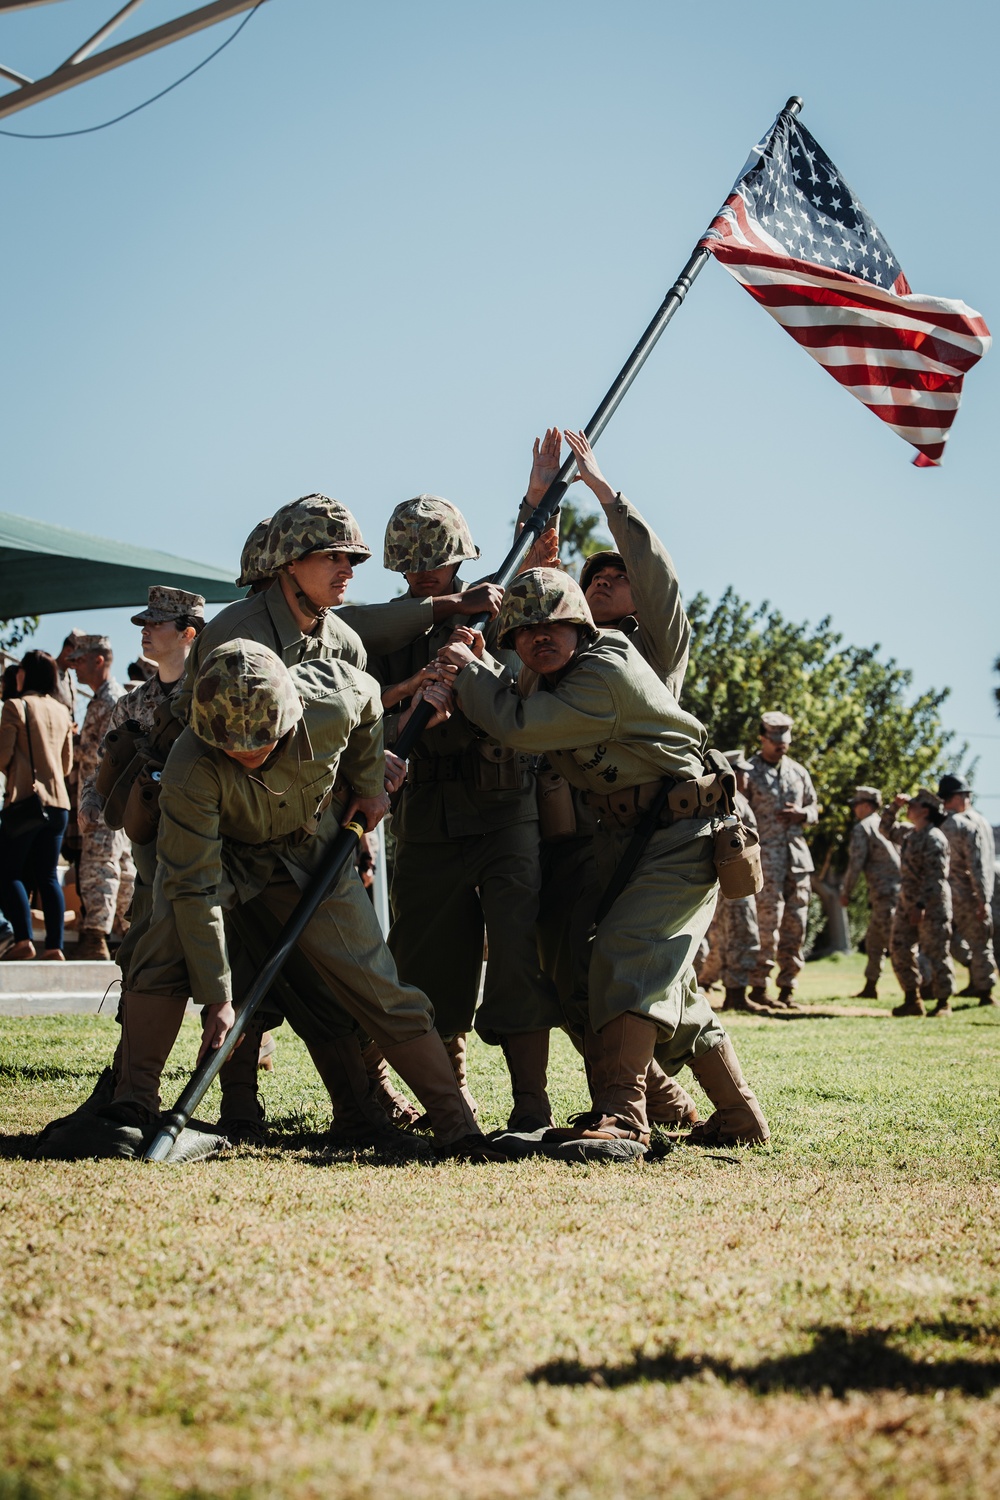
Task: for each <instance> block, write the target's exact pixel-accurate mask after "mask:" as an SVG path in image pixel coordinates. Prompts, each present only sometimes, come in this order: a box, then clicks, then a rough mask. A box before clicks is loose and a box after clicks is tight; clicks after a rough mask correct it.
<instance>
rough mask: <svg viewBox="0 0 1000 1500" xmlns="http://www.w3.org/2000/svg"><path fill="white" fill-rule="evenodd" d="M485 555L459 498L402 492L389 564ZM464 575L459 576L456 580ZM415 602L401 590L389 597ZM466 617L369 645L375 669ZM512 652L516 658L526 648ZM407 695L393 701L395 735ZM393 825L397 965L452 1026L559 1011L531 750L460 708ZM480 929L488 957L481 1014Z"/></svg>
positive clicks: (416, 767)
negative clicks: (542, 924)
mask: <svg viewBox="0 0 1000 1500" xmlns="http://www.w3.org/2000/svg"><path fill="white" fill-rule="evenodd" d="M478 556H479V549H478V548H477V547H476V546H475V543H474V542H473V540H472V537H471V535H470V533H469V530H468V527H467V525H466V523H465V520H464V518H463V517H462V514H461V512H460V511H458V510H457V509H456V507H455V506H453V505H451V504H450V502H449V501H446V500H442V499H440V497H438V496H435V495H421V496H418V497H417V498H416V499H414V500H411V501H406V502H404V503H403V504H402V505H399V506H397V507H396V510H395V511H394V513H393V516H392V518H391V519H390V521H389V524H388V527H387V529H386V537H385V555H384V566H385V567H386V568H387V569H389V570H390V571H392V572H397V573H417V572H424V571H430V570H433V569H435V568H440V567H445V566H447V565H449V564H451V563H459V562H462V561H464V560H468V559H474V558H477V557H478ZM467 586H468V585H465V584H464V583H463V582H462V581H461V580H460V579H456V580H455V582H454V583H453V584H452V586H451V589H452V591H453V592H463V591H464V589H465V588H466V587H467ZM412 602H413V601H412V600H409V599H407V598H403V599H400V600H398V601H393V603H392V605H391V606H390V607H391V608H394V609H395V608H400V609H405V608H407V607H408V606H410V605H411V604H412ZM463 620H464V617H461V616H455V617H454V618H452V619H450V620H446V621H443V622H441V623H440V624H438V625H436V626H433V628H432V629H430V630H429V631H428V630H426V628H423V629H421V631H420V633H419V634H415V635H413V636H411V638H410V640H409V641H408V642H407V644H406V645H405V646H404V647H402V648H401V649H399V650H396V651H392V652H389V653H386V654H384V655H381V656H379V657H377V658H373V661H372V672H373V674H374V676H376V677H377V678H378V680H379V682H381V683H382V684H383V686H391V685H393V684H395V683H399V682H403V681H405V680H406V679H408V678H410V677H412V676H413V675H414V673H416V672H418V671H419V670H420V669H421V668H422V667H425V666H427V665H428V664H429V663H430V662H432V661H433V660H434V658H435V657H436V655H437V653H438V651H439V650H440V648H441V647H442V646H443V645H445V643H446V642H447V641H448V639H449V637H450V636H451V634H452V632H453V631H454V629H455V627H456V626H457V625H461V624H462V623H463ZM508 660H509V662H510V663H511V664H514V665H516V662H517V658H516V657H513V656H510V657H509V658H508ZM407 706H408V702H407V703H403V704H401V705H399V707H398V708H397V709H395V710H390V711H389V713H387V715H386V744H387V745H388V746H389V747H391V746H392V745H393V744H394V743H395V739H396V734H397V724H398V720H399V717H400V714H401V713H402V712H403V711H405V709H406V707H407ZM393 833H394V834H395V838H396V856H395V863H394V867H393V876H392V890H391V893H390V894H391V903H392V926H391V928H390V931H389V938H388V943H389V948H390V950H391V952H392V954H393V957H394V958H395V960H396V964H397V967H398V969H399V972H400V974H401V975H402V976H403V977H404V978H406V979H407V980H408V981H409V982H410V983H412V984H416V985H419V987H420V988H421V989H423V990H425V991H426V992H427V994H428V995H429V996H430V997H431V1000H432V1002H433V1005H434V1013H435V1016H436V1018H437V1026H438V1030H439V1031H440V1032H441V1034H442V1036H445V1037H449V1038H450V1037H453V1036H460V1035H462V1034H463V1033H465V1032H467V1031H469V1030H470V1029H471V1027H472V1024H473V1017H474V1016H475V1026H476V1030H477V1032H478V1033H479V1035H480V1036H482V1038H483V1040H484V1041H486V1042H489V1043H491V1044H494V1045H496V1044H499V1043H501V1041H502V1039H503V1038H504V1037H506V1036H508V1035H513V1034H520V1033H528V1032H535V1031H539V1030H548V1029H549V1028H551V1027H552V1026H556V1025H558V1024H559V1011H558V1007H557V1005H556V1003H555V997H554V994H553V992H552V989H551V986H550V985H549V983H548V982H547V981H546V980H545V978H544V977H543V975H542V973H541V970H540V966H539V961H538V949H537V944H536V939H535V920H536V916H537V912H538V890H539V882H540V872H539V862H538V811H537V806H536V800H535V782H534V775H533V771H532V762H531V757H530V756H529V755H526V754H523V753H521V754H519V753H517V752H516V751H513V750H506V749H504V748H503V747H502V746H501V745H500V744H498V743H497V741H496V740H495V739H488V738H485V737H484V736H483V735H481V734H480V733H479V732H478V731H477V730H476V729H475V728H474V727H473V726H472V725H471V724H470V723H469V721H468V719H467V718H466V717H465V715H464V714H462V713H461V712H458V711H456V712H454V713H453V714H452V715H451V717H450V718H449V719H448V720H447V721H446V722H445V723H443V724H440V725H438V726H437V727H435V728H434V729H430V730H427V731H425V733H424V734H423V735H422V736H421V738H420V739H419V740H418V742H417V744H416V745H415V746H414V748H413V750H412V751H411V753H410V756H409V764H408V769H407V777H406V784H405V786H404V788H403V791H402V793H401V795H400V798H399V802H398V804H397V806H396V809H395V812H394V814H393ZM484 931H485V933H486V935H487V937H488V940H489V964H488V965H487V968H486V977H485V985H484V989H483V1002H482V1005H481V1007H480V1009H479V1011H478V1014H477V1013H476V998H477V995H478V993H479V984H480V974H481V971H482V964H483V935H484Z"/></svg>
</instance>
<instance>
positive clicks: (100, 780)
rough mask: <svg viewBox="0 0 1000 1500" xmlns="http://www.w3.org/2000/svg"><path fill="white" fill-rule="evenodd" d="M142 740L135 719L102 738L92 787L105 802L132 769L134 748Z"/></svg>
mask: <svg viewBox="0 0 1000 1500" xmlns="http://www.w3.org/2000/svg"><path fill="white" fill-rule="evenodd" d="M142 738H143V732H142V729H141V727H140V726H139V724H138V723H137V722H136V721H135V719H128V720H127V721H126V722H125V723H124V724H121V725H120V726H119V727H118V728H117V729H112V730H109V732H108V733H107V734H106V735H105V736H104V752H103V754H102V756H101V764H100V765H99V766H98V768H97V775H96V776H95V777H94V787H95V789H96V790H97V791H98V792H99V794H100V795H101V796H102V797H104V798H105V800H107V798H108V797H110V796H111V793H112V792H113V791H114V789H115V783H116V782H117V781H118V780H119V778H120V777H121V776H123V775H124V774H126V772H127V771H128V770H129V769H130V768H131V767H132V764H133V762H134V761H135V759H136V747H137V745H138V742H139V740H141V739H142ZM137 769H138V768H137ZM118 827H121V824H119V825H118Z"/></svg>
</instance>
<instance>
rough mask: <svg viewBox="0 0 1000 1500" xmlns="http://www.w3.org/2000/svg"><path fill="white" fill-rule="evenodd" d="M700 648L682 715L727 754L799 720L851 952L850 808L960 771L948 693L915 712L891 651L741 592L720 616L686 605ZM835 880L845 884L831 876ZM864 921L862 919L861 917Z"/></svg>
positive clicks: (841, 927) (701, 600)
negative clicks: (765, 719) (842, 888)
mask: <svg viewBox="0 0 1000 1500" xmlns="http://www.w3.org/2000/svg"><path fill="white" fill-rule="evenodd" d="M688 614H689V616H690V619H691V625H692V631H693V640H692V648H691V664H690V666H689V668H688V674H687V678H686V681H685V684H684V707H685V708H686V709H688V710H689V711H690V712H691V713H693V714H695V715H697V717H698V718H699V719H701V721H702V722H703V723H704V724H705V725H706V727H707V729H708V733H709V740H710V742H711V743H712V744H714V745H716V746H718V747H719V748H720V749H724V750H725V749H732V748H735V747H736V746H743V747H745V748H746V749H748V750H750V751H752V750H753V749H755V748H756V745H757V742H758V729H759V722H760V716H761V714H762V713H765V712H766V711H767V710H768V709H781V710H783V711H784V712H785V713H788V714H791V715H792V717H793V718H794V719H795V730H794V754H795V758H796V760H801V761H802V762H803V763H804V764H805V765H806V767H807V768H808V770H809V773H810V775H811V776H812V779H813V782H814V783H815V786H816V794H817V797H818V799H819V803H820V817H819V823H818V825H817V827H816V829H815V830H814V831H813V834H812V837H811V839H810V843H811V847H812V851H813V858H814V859H815V861H816V866H817V874H816V877H815V878H814V881H813V888H814V890H815V892H816V894H817V896H818V897H819V898H820V900H821V901H822V903H823V908H824V912H825V915H826V917H827V922H828V926H829V929H830V931H829V937H830V941H831V946H832V947H834V948H844V947H847V946H849V936H848V933H847V925H846V923H845V922H844V919H843V916H842V915H841V908H840V907H839V906H838V905H837V902H836V887H837V885H839V875H840V873H841V872H842V870H843V868H844V866H845V865H846V862H847V857H846V846H847V841H848V839H849V837H850V830H851V824H852V821H853V817H852V813H851V809H850V808H849V807H848V806H847V798H848V797H849V796H850V794H851V792H852V791H853V789H854V787H855V786H857V785H869V786H877V787H879V788H880V790H881V791H882V793H883V795H884V796H886V797H887V798H891V797H892V796H893V794H894V793H895V792H897V791H910V790H915V789H916V787H917V786H919V785H920V784H921V783H925V784H926V783H929V782H932V781H933V782H934V783H935V784H936V777H937V776H938V775H939V774H940V773H941V772H943V771H945V770H952V769H957V768H958V766H959V764H961V762H962V761H963V759H964V757H965V754H966V749H967V747H966V746H964V745H963V746H961V747H960V748H959V750H958V751H957V753H956V752H955V751H954V750H952V749H951V748H950V742H951V740H952V738H953V736H952V735H951V734H949V733H948V732H947V731H946V730H945V729H944V727H943V725H942V723H941V718H940V714H939V710H940V707H941V704H942V703H943V702H944V700H945V698H946V697H947V696H948V690H947V689H945V690H944V691H942V692H935V691H931V692H926V693H922V694H920V695H919V696H918V697H917V698H916V700H915V701H914V702H913V703H907V701H906V700H907V696H908V690H909V688H910V684H911V682H912V673H911V672H908V671H906V670H905V669H904V668H901V667H899V666H898V665H897V663H896V662H895V661H894V660H892V659H891V658H890V659H889V660H888V661H882V660H880V658H879V652H880V650H881V647H879V646H878V645H875V646H871V647H859V646H844V645H843V639H842V637H841V636H840V635H839V634H838V633H837V632H836V631H834V630H833V628H832V626H831V623H830V619H829V617H827V618H826V619H823V620H820V622H819V624H818V625H816V626H812V625H810V624H808V623H804V624H794V623H793V622H792V621H790V620H786V619H785V618H784V616H783V615H782V614H780V613H779V612H778V611H777V610H775V609H772V608H771V605H770V604H769V603H767V602H766V601H765V603H763V604H761V605H759V606H758V607H757V608H754V607H753V606H752V605H750V604H748V603H747V602H746V601H745V600H743V599H740V598H739V596H738V595H737V594H736V593H735V592H734V591H733V590H732V589H727V590H726V592H725V594H723V596H722V598H721V599H720V600H719V602H718V604H717V605H715V607H714V608H713V607H712V606H711V605H710V603H709V600H708V599H707V598H706V596H705V595H704V594H697V595H696V596H695V597H694V598H693V599H692V600H691V602H690V604H689V605H688ZM834 874H836V876H837V880H836V881H834V879H833V876H834ZM854 915H855V918H856V920H855V923H854V924H852V925H855V926H856V925H857V922H858V921H859V920H863V918H862V913H861V911H860V909H859V910H858V912H857V913H855V914H854Z"/></svg>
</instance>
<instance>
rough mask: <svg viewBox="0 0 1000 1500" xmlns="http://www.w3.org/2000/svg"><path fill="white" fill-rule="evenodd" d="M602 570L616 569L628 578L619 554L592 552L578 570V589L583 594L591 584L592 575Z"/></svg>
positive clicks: (622, 558)
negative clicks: (579, 588) (581, 590)
mask: <svg viewBox="0 0 1000 1500" xmlns="http://www.w3.org/2000/svg"><path fill="white" fill-rule="evenodd" d="M602 568H617V570H618V572H619V573H624V574H625V576H626V577H627V576H628V568H627V567H626V566H625V559H624V557H622V555H621V553H620V552H592V553H591V554H590V556H589V557H588V558H587V561H586V562H585V563H584V565H583V567H582V568H581V569H580V587H581V588H582V589H583V592H584V593H586V592H587V590H588V589H589V588H590V585H591V584H592V583H593V581H594V574H595V573H599V572H600V571H601V569H602Z"/></svg>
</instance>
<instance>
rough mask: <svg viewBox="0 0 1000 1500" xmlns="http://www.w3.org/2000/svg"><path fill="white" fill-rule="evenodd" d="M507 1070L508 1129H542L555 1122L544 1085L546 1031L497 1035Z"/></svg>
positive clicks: (547, 1046) (547, 1035)
mask: <svg viewBox="0 0 1000 1500" xmlns="http://www.w3.org/2000/svg"><path fill="white" fill-rule="evenodd" d="M500 1046H501V1049H502V1050H503V1055H504V1059H505V1061H506V1063H507V1071H508V1072H509V1073H510V1087H511V1092H512V1094H513V1095H514V1107H513V1109H512V1110H511V1112H510V1115H509V1116H508V1118H507V1129H508V1130H521V1131H531V1130H543V1129H544V1128H545V1126H547V1125H553V1124H555V1121H554V1120H553V1118H552V1106H551V1104H550V1103H549V1096H548V1094H547V1093H546V1090H545V1086H546V1082H547V1078H546V1070H547V1068H548V1062H549V1033H548V1031H520V1032H510V1033H509V1034H508V1035H507V1036H503V1037H501V1038H500Z"/></svg>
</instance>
